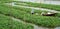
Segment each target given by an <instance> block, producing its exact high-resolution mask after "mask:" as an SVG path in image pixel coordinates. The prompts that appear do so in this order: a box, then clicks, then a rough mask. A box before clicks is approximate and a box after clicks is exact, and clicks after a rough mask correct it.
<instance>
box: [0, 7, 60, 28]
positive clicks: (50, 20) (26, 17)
mask: <svg viewBox="0 0 60 29" xmlns="http://www.w3.org/2000/svg"><path fill="white" fill-rule="evenodd" d="M21 10H23V9H19V10H18V9H17V8H16V9H15V8H13V7H9V6H8V7H7V6H0V13H2V14H5V15H10V16H13V17H15V18H18V19H21V20H23V21H26V22H30V23H34V24H37V25H40V26H45V27H56V26H60V19H59V18H58V17H50V16H39V15H38V16H36V15H32V14H30V13H27V9H26V11H21ZM29 10H30V9H29ZM28 12H29V11H28Z"/></svg>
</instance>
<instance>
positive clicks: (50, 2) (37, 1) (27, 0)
mask: <svg viewBox="0 0 60 29" xmlns="http://www.w3.org/2000/svg"><path fill="white" fill-rule="evenodd" d="M14 1H24V2H34V3H45V4H54V5H60V1H47V0H14Z"/></svg>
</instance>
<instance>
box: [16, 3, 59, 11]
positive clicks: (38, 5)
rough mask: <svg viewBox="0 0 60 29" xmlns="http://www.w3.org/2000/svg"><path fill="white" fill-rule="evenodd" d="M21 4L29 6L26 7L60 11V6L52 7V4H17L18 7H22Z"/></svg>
mask: <svg viewBox="0 0 60 29" xmlns="http://www.w3.org/2000/svg"><path fill="white" fill-rule="evenodd" d="M19 3H26V4H28V5H25V6H32V7H39V8H46V9H51V10H57V11H60V5H52V4H42V3H32V2H17V3H16V4H17V5H21V4H19Z"/></svg>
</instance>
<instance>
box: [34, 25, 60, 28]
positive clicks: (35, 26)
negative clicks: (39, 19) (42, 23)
mask: <svg viewBox="0 0 60 29" xmlns="http://www.w3.org/2000/svg"><path fill="white" fill-rule="evenodd" d="M34 29H60V27H56V28H46V27H39V26H37V25H34Z"/></svg>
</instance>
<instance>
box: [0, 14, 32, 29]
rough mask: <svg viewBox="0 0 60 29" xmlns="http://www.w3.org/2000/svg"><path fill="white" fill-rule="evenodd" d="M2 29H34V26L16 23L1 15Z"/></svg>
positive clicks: (0, 26) (0, 25)
mask: <svg viewBox="0 0 60 29" xmlns="http://www.w3.org/2000/svg"><path fill="white" fill-rule="evenodd" d="M0 29H33V26H32V25H30V24H26V23H22V22H21V21H20V22H18V21H14V20H12V19H11V18H10V17H8V16H5V15H3V14H0Z"/></svg>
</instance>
